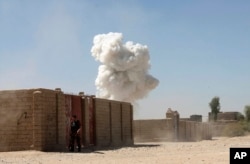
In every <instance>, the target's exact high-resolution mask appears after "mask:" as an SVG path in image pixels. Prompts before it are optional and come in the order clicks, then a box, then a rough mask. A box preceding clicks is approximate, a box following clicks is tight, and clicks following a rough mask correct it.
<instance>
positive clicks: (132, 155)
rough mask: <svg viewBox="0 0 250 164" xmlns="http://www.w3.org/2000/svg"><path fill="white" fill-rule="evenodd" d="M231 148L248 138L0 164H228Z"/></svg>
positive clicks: (16, 156)
mask: <svg viewBox="0 0 250 164" xmlns="http://www.w3.org/2000/svg"><path fill="white" fill-rule="evenodd" d="M230 147H248V148H250V135H248V136H243V137H233V138H227V137H218V138H213V140H204V141H199V142H152V143H148V142H147V143H135V145H134V146H133V147H124V148H119V149H114V148H113V149H111V148H110V149H109V150H96V151H94V150H84V151H83V152H81V153H77V152H74V153H65V152H40V151H16V152H0V163H7V164H10V163H14V164H15V163H17V164H43V163H46V164H52V163H53V164H58V163H61V164H67V163H69V164H78V163H85V164H86V163H91V164H100V163H107V164H138V163H142V164H154V163H159V164H229V148H230Z"/></svg>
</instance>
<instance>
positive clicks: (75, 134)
mask: <svg viewBox="0 0 250 164" xmlns="http://www.w3.org/2000/svg"><path fill="white" fill-rule="evenodd" d="M80 129H81V124H80V121H79V120H77V119H76V115H73V116H72V117H71V123H70V141H69V151H72V152H73V151H74V145H75V141H76V143H77V147H78V152H80V151H81V143H80Z"/></svg>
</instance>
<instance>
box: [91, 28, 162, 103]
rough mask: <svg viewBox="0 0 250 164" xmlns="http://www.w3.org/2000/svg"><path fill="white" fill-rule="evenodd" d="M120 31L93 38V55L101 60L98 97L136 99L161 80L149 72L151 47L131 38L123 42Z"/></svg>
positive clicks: (131, 100) (144, 94)
mask: <svg viewBox="0 0 250 164" xmlns="http://www.w3.org/2000/svg"><path fill="white" fill-rule="evenodd" d="M122 39H123V35H122V34H121V33H112V32H110V33H108V34H99V35H96V36H95V37H94V40H93V47H92V49H91V53H92V56H93V57H94V58H95V59H96V60H97V61H99V62H101V65H100V66H99V72H98V75H97V78H96V81H95V85H96V87H97V94H96V96H97V97H100V98H106V99H111V100H119V101H127V102H135V101H136V100H138V99H142V98H144V97H145V96H146V95H147V94H148V92H149V91H150V90H152V89H154V88H155V87H156V86H157V85H158V83H159V81H158V80H157V79H156V78H154V77H153V76H151V75H150V74H148V70H149V69H150V57H149V51H148V47H147V46H145V45H141V44H138V43H137V44H134V43H133V42H131V41H128V42H126V43H125V44H123V42H122Z"/></svg>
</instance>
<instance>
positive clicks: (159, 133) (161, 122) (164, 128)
mask: <svg viewBox="0 0 250 164" xmlns="http://www.w3.org/2000/svg"><path fill="white" fill-rule="evenodd" d="M172 123H173V122H172V121H171V120H169V119H152V120H134V141H135V142H144V141H169V140H173V139H174V133H173V131H174V128H173V127H174V126H173V124H172Z"/></svg>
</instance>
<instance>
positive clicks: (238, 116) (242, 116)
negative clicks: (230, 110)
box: [237, 113, 245, 121]
mask: <svg viewBox="0 0 250 164" xmlns="http://www.w3.org/2000/svg"><path fill="white" fill-rule="evenodd" d="M237 120H238V121H244V120H245V116H244V115H243V114H242V113H238V114H237Z"/></svg>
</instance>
